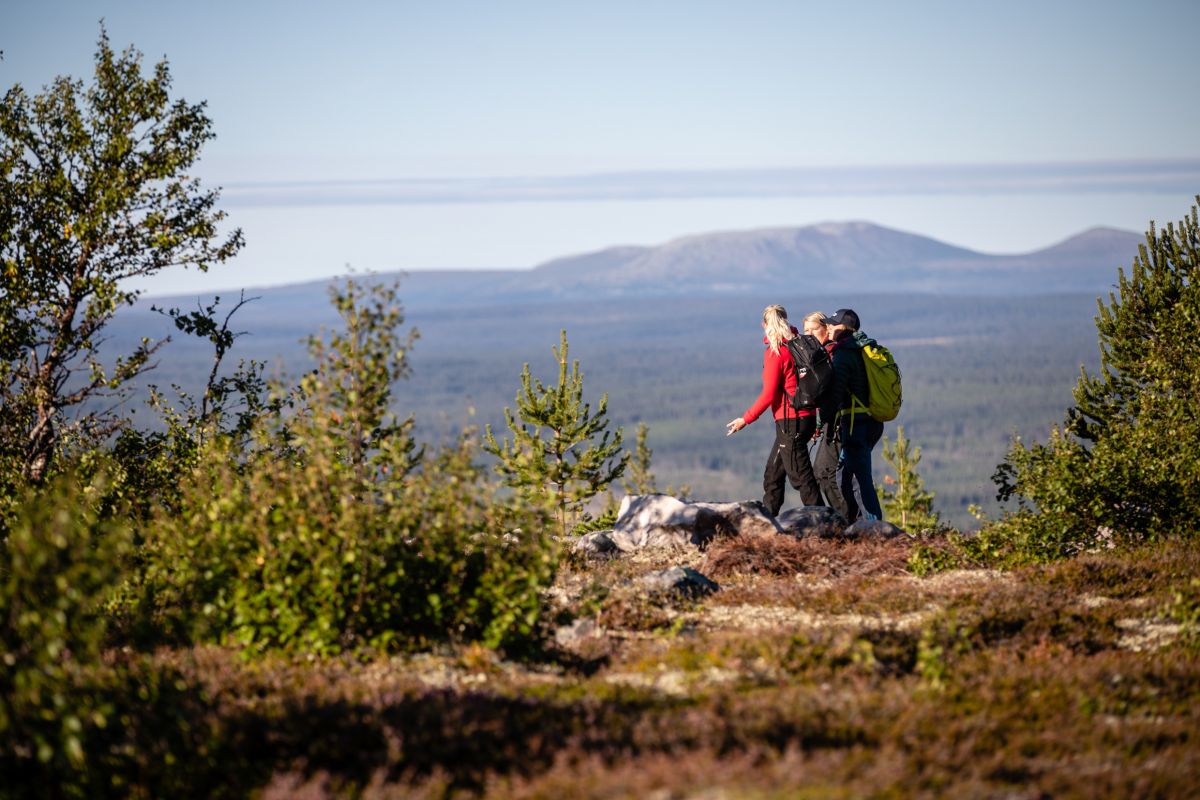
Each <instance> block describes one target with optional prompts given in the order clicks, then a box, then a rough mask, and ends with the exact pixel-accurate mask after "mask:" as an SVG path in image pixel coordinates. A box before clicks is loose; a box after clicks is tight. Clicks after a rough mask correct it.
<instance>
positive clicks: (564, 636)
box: [554, 617, 604, 647]
mask: <svg viewBox="0 0 1200 800" xmlns="http://www.w3.org/2000/svg"><path fill="white" fill-rule="evenodd" d="M603 635H604V629H603V628H601V627H600V626H599V625H598V624H596V620H595V618H593V617H583V618H582V619H577V620H575V621H574V622H572V623H571V624H570V625H562V626H559V627H558V628H557V629H556V630H555V631H554V641H555V642H556V643H557V644H558V646H559V647H573V646H576V645H578V644H579V643H580V642H581V641H583V640H585V639H598V638H600V637H602V636H603Z"/></svg>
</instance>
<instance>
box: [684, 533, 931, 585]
mask: <svg viewBox="0 0 1200 800" xmlns="http://www.w3.org/2000/svg"><path fill="white" fill-rule="evenodd" d="M910 551H911V547H910V545H909V540H908V539H905V538H901V539H890V540H881V541H850V542H848V541H842V540H838V539H819V538H815V537H811V538H804V539H795V538H793V537H791V536H766V537H740V538H735V539H725V540H722V541H720V542H718V543H716V544H714V545H713V546H712V547H710V548H709V550H708V556H707V558H706V559H705V561H704V564H703V566H702V567H701V571H702V572H704V573H705V574H709V575H713V576H716V577H721V576H729V575H747V574H757V575H796V574H798V573H804V574H807V575H812V576H814V577H819V578H843V577H853V576H860V575H900V574H903V573H904V572H905V568H906V565H907V562H908V556H909V553H910Z"/></svg>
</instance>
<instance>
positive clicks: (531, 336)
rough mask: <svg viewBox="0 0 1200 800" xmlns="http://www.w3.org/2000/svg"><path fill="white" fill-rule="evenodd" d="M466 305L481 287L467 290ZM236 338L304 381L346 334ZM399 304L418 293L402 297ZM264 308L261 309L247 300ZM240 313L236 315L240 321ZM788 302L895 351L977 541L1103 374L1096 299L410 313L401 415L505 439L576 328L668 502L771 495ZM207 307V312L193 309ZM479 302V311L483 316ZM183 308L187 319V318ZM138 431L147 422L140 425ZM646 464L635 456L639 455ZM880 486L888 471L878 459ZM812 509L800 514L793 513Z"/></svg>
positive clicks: (275, 326)
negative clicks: (849, 314)
mask: <svg viewBox="0 0 1200 800" xmlns="http://www.w3.org/2000/svg"><path fill="white" fill-rule="evenodd" d="M464 292H469V286H464ZM255 294H256V295H257V296H259V297H260V299H258V300H256V301H255V302H252V303H249V304H248V305H246V306H245V307H244V308H243V309H242V310H241V311H240V312H239V313H238V315H237V316H236V317H235V319H234V320H233V323H232V327H233V328H234V329H236V330H238V331H245V332H246V335H245V336H243V337H241V338H239V339H238V341H237V343H236V345H235V347H234V349H233V351H232V353H231V355H232V357H233V358H232V359H231V362H232V363H230V364H227V366H230V367H231V366H233V364H235V363H236V359H237V358H238V357H242V358H256V359H260V360H266V361H268V362H271V363H272V364H274V366H273V367H272V368H271V369H269V370H268V373H272V372H274V373H275V374H280V375H290V376H295V375H298V374H299V373H300V372H302V371H303V370H304V369H306V368H307V355H306V353H305V350H304V346H303V344H302V343H301V341H300V340H301V338H302V337H303V336H305V335H307V334H308V333H310V332H311V331H313V330H314V329H316V328H317V327H318V326H320V325H322V324H324V325H332V324H333V323H334V318H333V315H332V311H331V309H330V308H329V306H328V303H327V301H326V298H325V295H324V291H323V289H322V288H321V287H320V286H319V285H315V284H314V285H308V286H305V287H288V288H285V289H275V290H263V291H261V292H258V293H255ZM400 294H401V297H402V298H403V295H404V285H403V282H402V283H401V289H400ZM248 296H254V295H248ZM234 301H236V296H235V295H226V296H224V297H223V298H222V307H226V306H228V307H232V305H233V302H234ZM775 301H780V302H783V303H784V304H785V306H786V307H787V308H788V310H789V312H790V314H791V316H792V317H793V319H795V320H798V319H800V318H801V317H802V316H803V315H804V314H805V313H807V312H809V311H813V310H818V309H821V310H825V311H832V310H834V309H835V308H838V307H841V306H851V307H854V308H855V309H856V310H858V312H859V314H860V315H861V317H862V320H863V329H864V331H866V332H867V333H868V334H870V335H871V336H874V337H876V338H878V339H879V340H880V341H881V342H883V343H884V344H886V345H888V346H889V347H890V348H891V349H892V350H893V352H894V353H895V355H896V358H897V360H898V362H899V363H900V365H901V368H902V370H903V373H904V407H903V409H902V410H901V413H900V417H899V418H898V419H897V421H896V422H895V423H891V424H889V425H888V429H887V432H886V435H887V436H889V437H894V436H895V427H896V425H897V424H900V425H903V426H904V427H905V432H906V434H907V435H908V436H909V437H910V438H911V439H912V440H913V442H914V443H915V444H917V445H918V446H920V447H921V450H922V461H921V465H920V471H921V474H922V476H923V477H924V478H925V481H926V484H927V485H928V486H929V488H931V489H932V490H933V491H935V492H936V493H937V497H936V498H935V501H934V504H935V508H936V509H937V510H938V511H940V512H941V513H942V515H943V518H944V519H945V520H946V521H947V522H950V523H951V524H954V525H957V526H960V527H965V528H970V527H972V526H973V524H974V523H975V520H974V519H973V518H972V517H971V515H970V514H969V513H968V511H967V507H968V506H969V505H970V504H978V505H980V506H982V507H983V508H984V509H986V510H992V511H994V510H996V509H997V505H996V503H995V489H994V487H993V485H992V483H991V480H990V478H991V474H992V472H993V470H994V469H995V467H996V465H997V464H998V463H999V461H1000V460H1001V459H1002V457H1003V455H1004V453H1005V451H1006V450H1007V447H1008V444H1009V442H1010V440H1011V437H1012V436H1013V435H1014V433H1019V434H1021V435H1022V436H1025V437H1027V438H1032V439H1041V438H1044V437H1045V435H1046V433H1047V431H1048V429H1049V427H1050V425H1052V424H1053V423H1055V422H1057V421H1060V420H1061V418H1062V416H1063V409H1065V408H1066V407H1067V406H1068V405H1069V404H1070V401H1071V387H1072V386H1073V385H1074V382H1075V380H1076V378H1077V377H1078V374H1079V367H1080V365H1081V364H1087V365H1088V367H1089V368H1094V367H1095V366H1096V365H1097V363H1098V356H1097V346H1096V334H1095V326H1094V322H1093V316H1094V314H1095V309H1096V299H1095V297H1093V296H1090V295H1079V294H1071V295H1048V296H1040V297H1019V298H1018V297H1007V298H1006V297H988V298H983V297H975V298H971V297H954V298H948V297H941V296H931V295H891V296H878V295H876V296H871V295H854V294H850V295H847V296H843V297H828V296H826V297H815V296H814V297H803V296H802V295H799V294H798V293H795V292H790V293H789V292H781V293H780V295H779V296H777V297H759V296H743V295H735V296H723V297H713V296H709V297H692V298H652V299H637V300H632V299H622V300H602V301H597V302H592V303H585V302H577V301H575V302H561V303H555V304H545V303H539V304H529V305H505V306H484V307H473V308H466V307H464V308H445V307H442V308H409V309H407V324H408V325H411V326H413V327H416V328H417V329H418V330H419V332H420V339H419V340H418V341H417V343H416V347H415V350H414V352H413V353H412V365H413V374H412V377H411V378H410V379H408V380H407V381H403V382H401V384H400V385H399V386H397V387H396V397H397V408H396V410H397V411H398V412H400V413H402V414H408V413H412V414H414V415H415V417H416V420H417V429H418V431H419V435H420V436H421V437H423V438H424V439H426V440H430V441H433V440H444V439H446V438H447V437H450V436H452V435H454V434H455V433H457V432H458V431H459V430H460V429H461V428H462V427H463V426H464V425H466V424H475V425H478V426H480V427H481V428H482V426H483V425H484V424H486V423H491V424H492V425H493V427H499V428H501V429H502V428H503V409H504V408H505V406H510V407H511V406H513V405H514V402H513V401H514V397H515V395H516V392H517V388H518V375H519V373H520V370H521V365H522V364H523V363H524V362H526V361H528V362H529V363H530V366H531V368H532V370H533V373H534V375H535V376H537V377H541V378H542V379H543V380H551V379H553V377H554V373H553V358H552V355H551V351H550V348H551V346H552V345H554V344H555V343H556V342H557V339H558V331H559V329H560V328H566V329H567V332H568V336H569V337H570V343H571V355H572V357H573V358H578V359H579V360H580V362H581V366H582V369H583V371H584V375H585V383H584V386H585V390H586V392H587V395H588V396H589V397H594V398H597V399H598V398H599V396H600V395H601V393H605V392H606V393H607V394H608V395H609V411H610V415H611V416H612V418H613V419H614V421H615V423H616V424H618V425H624V426H625V427H626V429H627V434H628V438H629V440H630V442H632V434H633V428H634V427H636V425H637V423H638V422H645V423H646V424H647V425H648V426H649V428H650V436H649V440H650V446H651V447H652V448H653V450H654V464H653V465H654V471H655V473H656V474H657V476H658V478H659V483H660V485H665V484H668V483H669V484H674V485H678V484H680V483H686V484H689V485H690V486H691V488H692V493H693V496H695V497H697V498H703V499H713V500H727V499H744V498H754V497H758V496H759V495H760V494H761V488H760V481H761V473H762V464H763V460H764V457H765V456H764V454H765V452H766V450H767V448H768V446H769V440H770V436H771V430H770V426H769V425H767V424H763V422H765V421H760V422H759V423H756V424H755V425H752V426H751V427H750V428H749V429H748V430H747V431H746V432H745V433H744V434H741V435H739V436H736V437H726V436H725V434H724V427H723V425H724V423H725V422H727V421H728V420H730V419H732V418H733V417H735V416H738V415H739V414H740V413H741V412H742V411H743V410H744V409H745V408H746V407H747V406H748V405H749V404H750V402H751V401H752V400H753V399H754V397H755V396H756V394H757V392H758V389H759V371H760V368H761V353H762V343H761V333H760V330H759V326H758V318H759V314H760V313H761V310H762V307H763V306H764V305H766V304H767V303H769V302H775ZM191 302H192V303H193V304H194V302H195V300H194V299H193V300H192V301H191ZM474 302H475V303H478V302H479V299H478V298H475V299H474ZM182 303H184V301H182V300H166V299H156V300H151V301H142V303H140V304H139V306H138V307H136V308H135V309H132V310H131V312H130V313H128V314H125V315H123V316H119V317H118V319H117V321H116V323H115V324H114V326H113V335H114V336H113V344H115V345H117V346H121V345H122V343H123V342H124V341H125V340H128V339H132V338H134V337H140V336H143V335H160V336H166V335H168V334H169V333H172V332H173V331H172V330H171V329H170V324H169V320H166V319H165V318H164V317H162V316H160V315H159V314H156V313H153V312H151V311H150V305H152V304H153V305H157V306H159V307H163V306H167V307H169V306H172V305H180V304H182ZM184 307H185V308H187V306H186V305H184ZM173 333H174V337H175V341H173V342H172V343H171V344H170V345H168V346H167V347H166V348H165V349H164V350H162V351H160V352H161V353H162V358H161V360H160V363H159V365H158V367H157V368H156V369H155V370H153V371H151V372H150V373H148V375H147V376H146V380H147V382H150V383H155V384H157V385H158V386H159V387H160V388H164V389H165V388H167V387H169V386H170V385H171V384H179V385H180V386H181V387H183V388H185V389H189V390H193V391H194V390H195V389H197V388H198V387H199V385H200V382H201V380H202V379H203V377H204V376H206V375H207V372H208V368H209V365H210V360H211V353H210V352H208V351H207V350H206V349H205V347H204V346H203V345H202V344H201V343H200V342H198V341H195V340H188V339H186V338H180V335H179V334H178V332H173ZM135 416H141V414H137V415H135ZM631 446H632V444H631ZM875 455H876V458H875V463H876V472H877V473H878V475H877V477H878V478H880V479H882V476H883V474H884V471H885V470H884V465H883V461H882V456H881V454H880V453H879V451H878V450H876V453H875ZM792 502H798V498H794V497H793V496H789V505H790V504H791V503H792Z"/></svg>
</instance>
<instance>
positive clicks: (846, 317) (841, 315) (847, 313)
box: [821, 308, 858, 330]
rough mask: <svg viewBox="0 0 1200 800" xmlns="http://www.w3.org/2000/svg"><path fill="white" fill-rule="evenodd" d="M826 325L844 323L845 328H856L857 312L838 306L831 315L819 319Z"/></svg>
mask: <svg viewBox="0 0 1200 800" xmlns="http://www.w3.org/2000/svg"><path fill="white" fill-rule="evenodd" d="M821 322H824V323H825V324H826V325H845V326H846V327H847V328H852V329H854V330H858V314H855V313H854V312H853V311H851V310H850V309H848V308H839V309H838V310H837V312H836V313H834V315H833V316H831V317H825V318H823V319H822V320H821Z"/></svg>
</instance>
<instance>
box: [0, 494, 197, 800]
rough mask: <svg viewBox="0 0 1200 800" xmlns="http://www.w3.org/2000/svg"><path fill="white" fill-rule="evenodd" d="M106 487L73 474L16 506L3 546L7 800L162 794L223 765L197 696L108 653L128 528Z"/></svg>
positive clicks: (165, 673) (0, 758)
mask: <svg viewBox="0 0 1200 800" xmlns="http://www.w3.org/2000/svg"><path fill="white" fill-rule="evenodd" d="M106 491H107V487H106V486H105V485H104V484H103V483H99V482H97V483H90V484H89V483H86V482H83V481H80V480H79V479H78V478H77V477H76V476H72V475H63V476H60V477H59V478H57V479H56V480H55V481H52V482H50V483H48V484H47V485H45V486H43V487H41V488H40V489H37V490H31V491H28V492H27V493H26V494H25V495H24V496H23V497H22V498H20V499H19V501H18V502H17V504H16V511H15V512H14V514H13V517H12V524H11V526H10V527H9V528H8V530H7V532H6V534H7V535H6V536H5V538H3V540H2V541H0V664H2V666H0V774H3V775H4V781H3V785H0V795H3V796H12V797H47V796H50V797H81V798H94V797H127V796H129V795H130V794H140V795H142V796H163V795H166V794H170V793H173V792H176V791H179V790H181V789H184V788H186V787H188V786H191V785H194V781H195V780H197V779H199V776H200V774H201V773H202V772H204V771H205V770H209V776H208V777H209V778H212V777H213V775H212V773H211V768H212V763H211V762H210V761H207V760H205V758H204V757H203V756H204V751H205V748H206V747H208V743H209V739H210V734H209V733H208V732H207V731H206V730H205V729H204V727H203V725H201V724H196V723H195V720H196V719H197V717H198V715H197V713H195V712H196V711H197V710H198V709H200V708H202V707H203V706H202V701H201V698H200V696H199V694H198V693H197V692H195V691H194V690H193V689H191V688H190V687H188V686H187V685H186V684H185V683H184V682H183V681H182V680H180V678H179V676H178V675H177V674H176V673H175V672H174V671H173V670H170V669H164V668H161V667H157V666H154V665H151V664H150V663H149V662H144V661H136V660H135V661H132V662H130V661H125V660H122V659H121V658H120V657H116V658H113V657H111V656H106V655H104V654H103V653H102V645H103V641H104V638H105V632H106V618H105V614H104V605H105V603H106V602H107V601H108V599H109V597H110V595H111V593H112V592H113V590H114V588H115V587H116V585H117V583H118V581H119V579H120V575H121V565H122V564H123V563H124V559H125V557H126V555H127V554H128V552H129V541H130V540H129V533H128V528H127V527H126V526H124V525H123V524H121V523H120V522H119V521H117V520H114V519H112V518H106V517H105V516H104V515H103V514H102V513H101V512H100V511H99V510H98V507H99V506H100V505H101V504H102V503H103V502H104V499H103V498H104V495H105V493H106Z"/></svg>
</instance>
